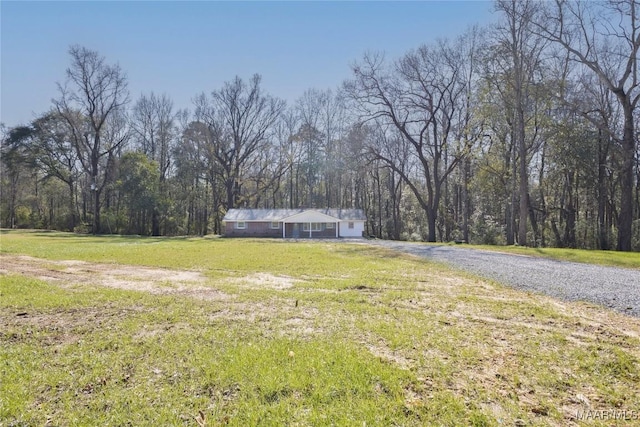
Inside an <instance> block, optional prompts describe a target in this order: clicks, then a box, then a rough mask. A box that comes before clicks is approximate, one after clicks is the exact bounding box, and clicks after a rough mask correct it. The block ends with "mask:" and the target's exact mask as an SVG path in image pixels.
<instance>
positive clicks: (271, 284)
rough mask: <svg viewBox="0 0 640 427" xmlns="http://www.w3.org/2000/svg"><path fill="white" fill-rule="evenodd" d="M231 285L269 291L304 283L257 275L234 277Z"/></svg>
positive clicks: (285, 277) (283, 277) (287, 278)
mask: <svg viewBox="0 0 640 427" xmlns="http://www.w3.org/2000/svg"><path fill="white" fill-rule="evenodd" d="M228 280H229V282H230V283H234V284H242V285H245V286H249V287H256V288H261V289H263V288H268V289H289V288H292V287H293V286H294V285H295V284H296V283H299V282H303V280H300V279H294V278H293V277H289V276H274V275H273V274H269V273H255V274H250V275H248V276H243V277H233V278H231V279H228Z"/></svg>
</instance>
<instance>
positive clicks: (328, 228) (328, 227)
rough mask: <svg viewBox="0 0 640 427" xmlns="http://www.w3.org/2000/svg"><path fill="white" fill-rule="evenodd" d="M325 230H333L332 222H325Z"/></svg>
mask: <svg viewBox="0 0 640 427" xmlns="http://www.w3.org/2000/svg"><path fill="white" fill-rule="evenodd" d="M327 230H333V223H332V222H328V223H327Z"/></svg>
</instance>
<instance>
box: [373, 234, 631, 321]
mask: <svg viewBox="0 0 640 427" xmlns="http://www.w3.org/2000/svg"><path fill="white" fill-rule="evenodd" d="M369 243H371V244H374V245H379V246H384V247H387V248H390V249H394V250H397V251H401V252H406V253H410V254H413V255H418V256H421V257H425V258H428V259H432V260H434V261H440V262H444V263H447V264H449V265H451V266H453V267H456V268H459V269H462V270H465V271H468V272H470V273H474V274H477V275H479V276H482V277H485V278H487V279H493V280H495V281H497V282H500V283H504V284H506V285H510V286H513V287H516V288H519V289H524V290H527V291H532V292H538V293H543V294H546V295H550V296H552V297H555V298H559V299H562V300H568V301H588V302H592V303H596V304H600V305H603V306H605V307H609V308H612V309H614V310H617V311H620V312H622V313H625V314H628V315H632V316H636V317H640V271H639V270H632V269H627V268H617V267H602V266H596V265H591V264H580V263H574V262H567V261H555V260H550V259H544V258H537V257H530V256H524V255H512V254H503V253H498V252H490V251H482V250H476V249H467V248H462V247H458V246H437V245H424V244H419V243H409V242H395V241H385V240H371V241H369Z"/></svg>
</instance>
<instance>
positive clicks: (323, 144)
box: [0, 0, 640, 251]
mask: <svg viewBox="0 0 640 427" xmlns="http://www.w3.org/2000/svg"><path fill="white" fill-rule="evenodd" d="M494 9H495V13H496V14H498V16H499V19H498V21H497V22H496V24H493V25H492V26H488V27H484V28H480V27H473V28H470V29H469V30H468V31H466V32H465V33H464V34H461V35H460V36H459V37H457V38H455V39H453V40H437V41H434V42H431V43H427V44H424V45H422V46H418V47H416V48H415V49H414V50H411V51H409V52H406V53H405V54H404V55H403V56H401V57H400V58H387V57H385V55H384V54H382V53H376V52H370V53H367V54H365V55H363V57H362V58H361V59H360V60H358V61H357V62H356V63H355V64H354V65H353V66H352V74H351V76H348V77H347V79H346V80H345V82H344V84H343V85H341V86H340V87H339V88H336V89H328V90H318V89H309V90H307V91H306V92H304V94H302V96H301V97H300V98H299V99H297V100H296V101H295V102H294V103H293V104H292V105H287V104H286V103H285V102H284V101H283V100H281V99H278V98H277V97H275V96H273V95H271V94H268V93H265V91H264V90H263V89H262V85H261V77H260V75H257V74H256V75H254V76H252V77H250V78H248V79H242V78H240V77H235V78H234V79H232V80H230V81H228V82H226V83H224V84H223V85H222V87H220V88H217V89H214V90H213V91H210V92H208V93H205V92H203V93H201V94H199V95H197V96H195V97H194V100H193V106H192V108H191V109H188V110H187V109H183V110H176V109H175V108H174V105H173V102H172V100H171V98H170V97H169V96H168V95H166V94H162V95H158V94H156V93H150V94H142V95H141V96H140V97H139V98H138V99H137V100H132V99H131V98H130V93H129V91H128V81H127V77H126V74H125V72H124V70H122V69H121V68H120V67H119V65H117V64H112V63H109V62H107V60H106V59H105V58H104V57H102V56H101V55H100V54H99V53H98V52H96V51H93V50H90V49H88V48H86V47H82V46H72V47H71V48H70V49H69V56H70V65H69V68H68V69H67V70H66V80H65V81H64V82H63V83H60V84H58V89H59V96H58V97H57V98H56V99H54V100H53V102H52V106H51V109H50V110H49V111H46V112H44V113H42V114H41V115H39V117H37V118H36V119H34V120H33V121H32V122H31V123H29V124H27V125H21V126H16V127H13V128H5V127H3V129H2V134H3V135H2V171H1V172H0V174H1V176H0V177H1V187H0V189H1V191H2V194H1V196H2V197H1V200H0V202H1V203H0V221H1V225H2V227H25V228H26V227H29V228H48V229H58V230H75V231H78V232H91V233H95V234H97V233H121V234H141V235H154V236H158V235H205V234H210V233H220V232H221V230H222V229H221V222H222V218H223V216H224V214H225V212H226V211H227V210H229V209H231V208H235V207H251V208H297V207H318V208H325V207H327V208H328V207H331V208H361V209H364V210H365V212H366V214H367V218H368V221H367V225H366V232H367V234H368V235H370V236H376V237H379V238H389V239H410V240H427V241H452V240H457V241H467V242H473V243H485V244H519V245H529V246H557V247H581V248H599V249H614V248H615V249H618V250H623V251H629V250H640V166H639V161H638V159H639V157H640V152H639V144H638V139H639V130H638V127H637V124H638V121H639V120H638V119H639V117H640V113H639V109H638V102H639V100H640V87H639V86H640V79H639V76H638V49H639V48H640V3H639V2H638V1H636V0H609V1H606V2H571V1H557V2H544V3H543V2H537V1H527V0H522V1H520V0H498V1H496V2H495V4H494Z"/></svg>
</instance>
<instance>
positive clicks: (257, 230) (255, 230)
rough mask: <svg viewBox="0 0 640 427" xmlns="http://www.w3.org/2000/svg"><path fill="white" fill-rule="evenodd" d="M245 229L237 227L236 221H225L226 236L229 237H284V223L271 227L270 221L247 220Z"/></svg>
mask: <svg viewBox="0 0 640 427" xmlns="http://www.w3.org/2000/svg"><path fill="white" fill-rule="evenodd" d="M245 225H246V228H245V229H237V228H236V223H235V222H227V223H225V233H224V235H225V236H228V237H282V225H280V227H279V228H278V229H274V228H271V223H270V222H245Z"/></svg>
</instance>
